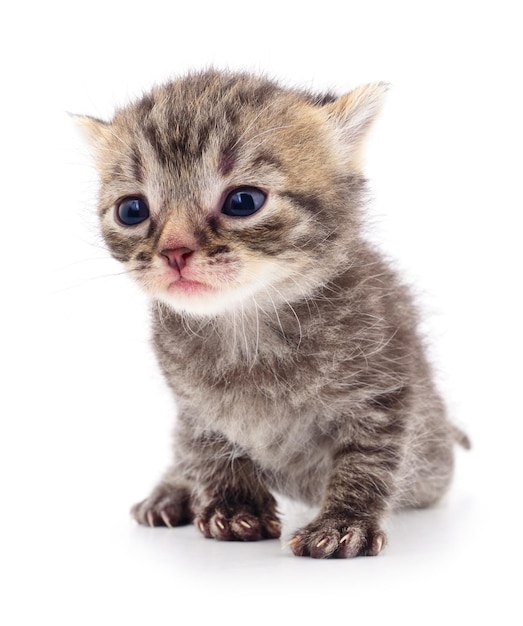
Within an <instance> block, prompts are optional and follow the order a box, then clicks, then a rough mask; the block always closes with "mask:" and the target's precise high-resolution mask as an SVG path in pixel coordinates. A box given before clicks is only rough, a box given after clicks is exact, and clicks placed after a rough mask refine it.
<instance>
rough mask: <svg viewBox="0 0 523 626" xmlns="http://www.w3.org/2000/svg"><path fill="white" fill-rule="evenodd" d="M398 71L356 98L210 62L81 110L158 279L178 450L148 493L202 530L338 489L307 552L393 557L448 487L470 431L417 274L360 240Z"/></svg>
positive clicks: (225, 530) (259, 521)
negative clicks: (460, 418)
mask: <svg viewBox="0 0 523 626" xmlns="http://www.w3.org/2000/svg"><path fill="white" fill-rule="evenodd" d="M385 90H386V88H385V86H383V85H381V84H373V85H367V86H364V87H361V88H359V89H356V90H354V91H352V92H350V93H348V94H347V95H344V96H342V97H339V98H337V97H334V96H331V95H323V96H318V95H312V94H310V93H307V92H304V91H299V90H294V89H284V88H282V87H281V86H279V85H277V84H275V83H273V82H270V81H268V80H265V79H262V78H258V77H254V76H251V75H249V74H231V73H222V72H217V71H206V72H202V73H195V74H192V75H189V76H187V77H186V78H182V79H180V80H176V81H174V82H171V83H168V84H166V85H164V86H161V87H156V88H154V89H153V90H152V91H151V93H149V94H148V95H145V96H144V97H143V98H141V99H140V100H138V101H137V102H135V103H134V104H131V105H129V106H127V107H124V108H122V109H120V110H118V111H117V112H116V114H115V116H114V119H113V120H112V121H111V122H103V121H100V120H96V119H93V118H90V117H79V118H78V122H79V124H80V126H81V127H82V129H83V130H84V132H85V134H86V135H87V138H88V141H89V144H90V147H91V149H92V152H93V155H94V157H95V160H96V164H97V166H98V169H99V173H100V178H101V189H100V198H99V215H100V220H101V224H102V230H103V235H104V238H105V241H106V243H107V245H108V247H109V249H110V251H111V253H112V255H113V256H114V257H115V258H116V259H118V260H119V261H121V262H122V263H123V264H124V265H125V267H126V268H127V270H128V272H129V274H130V275H131V276H132V277H133V278H135V279H136V281H137V282H138V283H139V284H140V285H141V286H142V287H143V289H144V290H145V291H146V292H147V293H148V294H150V296H151V298H152V302H153V307H152V310H153V338H154V347H155V350H156V353H157V356H158V359H159V362H160V365H161V367H162V369H163V371H164V373H165V378H166V380H167V383H168V385H169V386H170V387H171V389H172V390H173V392H174V394H175V396H176V399H177V406H178V419H177V424H176V437H175V445H174V447H175V450H174V462H173V465H172V466H171V467H170V468H169V469H168V470H167V472H166V473H165V475H164V477H163V479H162V480H161V482H160V484H159V485H158V486H157V487H156V488H155V489H154V491H153V492H152V494H151V495H150V496H149V497H148V498H147V499H146V500H144V501H143V502H141V503H139V504H137V505H136V506H135V507H134V508H133V511H132V512H133V515H134V517H135V518H136V520H137V521H138V522H139V523H141V524H148V525H150V526H164V525H165V526H169V527H170V526H177V525H180V524H187V523H189V522H191V521H194V523H195V525H196V527H197V528H199V529H200V531H201V532H202V533H203V535H204V536H205V537H214V538H215V539H224V540H245V541H252V540H258V539H265V538H276V537H279V536H280V532H281V524H280V521H279V519H278V515H277V511H276V503H275V499H274V497H273V495H272V493H273V492H279V493H281V494H284V495H286V496H289V497H290V498H295V499H299V500H301V501H304V502H306V503H309V504H311V505H319V506H320V507H321V510H320V513H319V515H318V516H317V518H316V519H315V520H314V521H313V522H312V523H310V524H309V525H307V526H306V527H304V528H301V529H299V530H297V531H296V532H295V533H294V535H293V538H292V540H291V542H290V545H291V547H292V550H293V551H294V553H295V554H296V555H300V556H305V555H306V556H311V557H314V558H325V557H353V556H357V555H377V554H378V553H379V552H380V551H381V549H382V548H383V546H384V543H385V534H384V532H383V530H382V524H383V521H384V519H385V517H386V516H387V514H388V513H389V512H390V511H391V510H392V509H397V508H398V507H424V506H428V505H430V504H432V503H434V502H435V501H436V500H438V499H439V498H440V497H441V496H442V494H443V493H444V492H445V490H446V489H447V487H448V485H449V482H450V480H451V475H452V466H453V444H454V442H456V441H458V442H460V443H461V444H462V445H464V446H467V445H468V440H467V438H466V437H465V435H463V434H462V433H461V432H460V431H458V430H457V429H456V428H455V427H454V426H452V425H451V424H450V422H448V421H447V419H446V417H445V409H444V406H443V404H442V401H441V399H440V397H439V396H438V394H437V392H436V390H435V389H434V385H433V382H432V378H431V371H430V368H429V365H428V363H427V360H426V358H425V354H424V350H423V346H422V343H421V341H420V338H419V336H418V334H417V330H416V324H417V319H416V312H415V309H414V308H413V305H412V303H411V298H410V296H409V294H408V293H407V290H406V289H405V287H404V286H403V285H402V284H401V282H400V281H399V280H398V278H397V276H396V275H395V274H394V272H393V271H392V270H391V269H390V268H389V266H388V265H387V263H386V262H385V261H384V260H383V258H382V257H381V256H380V254H379V253H377V252H376V251H375V250H374V249H373V248H372V247H371V246H370V245H369V244H368V243H367V242H366V241H365V240H364V238H363V236H362V228H361V219H362V210H363V207H364V200H365V179H364V177H363V174H362V171H361V166H360V152H361V147H362V144H363V142H364V139H365V135H366V133H367V131H368V129H369V127H370V126H371V124H372V122H373V120H374V118H375V116H376V114H377V113H378V110H379V109H380V107H381V104H382V100H383V97H384V93H385Z"/></svg>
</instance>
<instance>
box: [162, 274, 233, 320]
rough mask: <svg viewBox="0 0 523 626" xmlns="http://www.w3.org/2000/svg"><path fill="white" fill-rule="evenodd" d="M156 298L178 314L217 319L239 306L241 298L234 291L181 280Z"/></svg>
mask: <svg viewBox="0 0 523 626" xmlns="http://www.w3.org/2000/svg"><path fill="white" fill-rule="evenodd" d="M156 298H157V299H158V300H160V301H161V302H163V303H164V304H166V305H167V306H168V307H169V308H171V309H173V310H174V311H176V312H177V313H188V314H189V315H195V316H198V317H215V316H217V315H221V314H223V313H227V312H230V311H231V310H232V309H234V308H236V307H237V306H238V301H239V299H240V298H239V297H238V294H235V293H234V292H232V291H227V290H223V289H216V288H214V287H210V286H209V285H206V284H204V283H200V282H197V281H192V280H186V279H181V280H178V281H176V282H174V283H172V284H171V285H169V288H168V289H167V290H165V291H163V292H161V293H158V294H156Z"/></svg>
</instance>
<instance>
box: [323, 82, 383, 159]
mask: <svg viewBox="0 0 523 626" xmlns="http://www.w3.org/2000/svg"><path fill="white" fill-rule="evenodd" d="M387 90H388V85H387V84H386V83H374V84H371V85H363V86H362V87H358V88H357V89H354V90H353V91H351V92H349V93H348V94H345V95H344V96H340V97H339V98H337V99H336V100H335V101H334V102H331V103H329V104H327V105H326V106H325V108H326V111H327V115H328V116H329V119H330V120H331V121H332V122H334V124H335V125H336V127H337V129H338V131H339V133H340V136H341V139H342V141H343V143H344V144H345V146H346V147H347V148H348V149H349V152H350V153H353V154H354V156H356V153H358V152H359V148H360V147H361V144H362V143H363V140H364V139H365V136H366V135H367V132H368V131H369V129H370V127H371V126H372V123H373V122H374V120H375V119H376V116H377V115H378V113H379V111H380V109H381V106H382V104H383V101H384V99H385V94H386V92H387Z"/></svg>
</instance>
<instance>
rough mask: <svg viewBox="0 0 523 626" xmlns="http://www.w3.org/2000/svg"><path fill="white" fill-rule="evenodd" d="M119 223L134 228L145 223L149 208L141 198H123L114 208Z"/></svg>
mask: <svg viewBox="0 0 523 626" xmlns="http://www.w3.org/2000/svg"><path fill="white" fill-rule="evenodd" d="M116 212H117V215H118V219H119V220H120V223H122V224H124V225H125V226H134V225H135V224H141V223H142V222H145V220H146V219H148V217H149V207H148V206H147V202H145V200H144V199H143V198H135V197H129V198H124V199H123V200H121V202H120V203H119V204H118V206H117V208H116Z"/></svg>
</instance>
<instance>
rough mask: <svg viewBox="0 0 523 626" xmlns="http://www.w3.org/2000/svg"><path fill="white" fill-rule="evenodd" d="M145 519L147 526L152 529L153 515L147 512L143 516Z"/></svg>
mask: <svg viewBox="0 0 523 626" xmlns="http://www.w3.org/2000/svg"><path fill="white" fill-rule="evenodd" d="M145 517H146V519H147V524H148V525H149V526H150V527H151V528H154V515H153V512H152V511H147V513H146V514H145Z"/></svg>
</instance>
